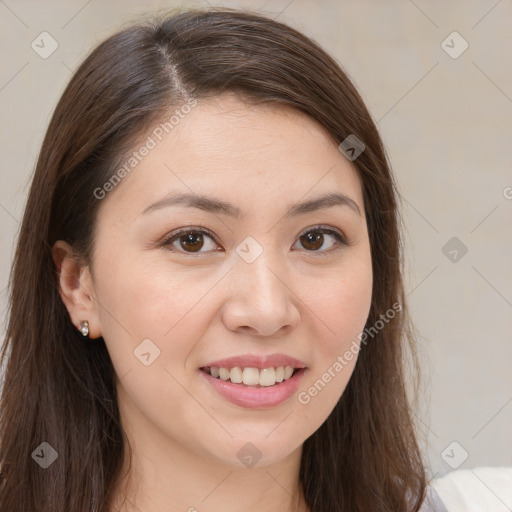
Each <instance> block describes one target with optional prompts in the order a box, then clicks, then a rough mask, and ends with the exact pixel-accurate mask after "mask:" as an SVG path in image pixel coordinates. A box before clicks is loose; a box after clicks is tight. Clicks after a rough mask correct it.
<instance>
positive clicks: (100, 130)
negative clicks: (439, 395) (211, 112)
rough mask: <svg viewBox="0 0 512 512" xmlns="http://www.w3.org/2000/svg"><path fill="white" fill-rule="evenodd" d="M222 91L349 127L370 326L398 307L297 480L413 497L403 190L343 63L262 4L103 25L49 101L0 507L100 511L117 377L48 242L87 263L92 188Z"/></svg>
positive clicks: (415, 503)
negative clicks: (66, 288)
mask: <svg viewBox="0 0 512 512" xmlns="http://www.w3.org/2000/svg"><path fill="white" fill-rule="evenodd" d="M228 91H229V92H235V93H237V94H239V95H240V97H243V98H245V99H248V100H250V101H253V102H257V103H258V102H259V103H264V104H275V105H288V106H291V107H293V108H295V109H297V110H299V111H301V112H303V113H306V114H307V115H309V116H311V117H312V118H313V119H315V120H316V121H318V122H319V123H320V124H321V125H323V126H324V127H325V128H326V129H327V130H328V132H329V133H330V134H331V136H332V138H333V139H334V140H335V141H336V143H338V144H339V143H340V142H342V141H343V140H345V139H346V137H347V136H349V135H355V136H356V137H357V138H358V139H360V140H361V141H363V142H364V144H365V150H364V151H363V152H362V153H361V154H360V156H359V157H358V158H357V159H355V160H354V161H353V164H354V165H355V167H356V170H357V172H358V175H359V177H360V180H361V183H362V188H363V198H364V207H365V211H366V213H367V225H368V232H369V238H370V244H371V254H372V266H373V274H374V283H373V294H372V304H371V310H370V314H369V317H368V321H367V326H368V327H371V326H374V325H375V324H376V323H377V322H379V319H380V318H381V317H380V315H382V314H383V313H385V312H386V311H388V310H389V309H390V308H393V304H395V303H396V301H399V302H401V304H402V308H401V311H400V312H399V313H397V314H396V316H395V317H394V318H392V319H390V320H388V321H387V322H386V324H385V325H384V326H383V328H381V329H379V330H378V332H376V333H375V334H374V335H372V336H371V337H368V339H367V343H366V344H365V345H364V346H363V348H362V349H361V351H360V353H359V358H358V360H357V364H356V366H355V369H354V372H353V375H352V377H351V379H350V381H349V383H348V385H347V387H346V389H345V391H344V393H343V395H342V397H341V399H340V400H339V402H338V403H337V405H336V407H335V408H334V410H333V411H332V413H331V414H330V416H329V417H328V418H327V420H326V421H325V422H324V424H323V425H322V426H321V427H320V428H319V429H318V430H317V431H316V432H315V433H314V434H313V435H311V437H309V438H308V439H307V440H306V441H305V442H304V445H303V454H302V460H301V467H300V480H301V484H302V486H303V489H304V493H305V498H306V501H307V504H308V506H309V508H310V510H311V511H312V512H343V511H350V512H356V511H359V512H369V511H371V512H406V511H407V512H412V511H416V510H418V508H419V506H420V503H421V502H422V500H423V497H424V494H425V487H426V477H425V471H424V467H423V464H422V459H421V454H420V450H419V447H418V443H417V441H416V437H415V432H414V424H413V422H412V419H411V411H410V406H409V403H408V399H407V393H406V387H405V380H406V379H405V374H404V357H405V354H406V352H407V351H406V348H407V347H409V346H411V345H412V343H411V339H410V337H409V335H408V334H407V333H408V330H407V325H408V321H409V320H408V316H407V309H406V304H405V300H404V299H405V297H404V290H403V284H402V278H401V254H400V252H401V238H400V232H399V217H398V210H397V198H398V193H397V190H396V186H395V184H394V181H393V177H392V174H391V172H390V168H389V164H388V162H387V157H386V153H385V150H384V148H383V144H382V141H381V138H380V136H379V134H378V132H377V129H376V126H375V124H374V123H373V121H372V119H371V116H370V114H369V113H368V111H367V109H366V107H365V105H364V103H363V101H362V99H361V97H360V96H359V94H358V92H357V91H356V89H355V88H354V86H353V85H352V83H351V82H350V80H349V78H348V77H347V75H346V74H345V73H344V72H343V71H342V69H341V68H340V66H339V65H338V64H337V63H336V61H335V60H334V59H333V58H331V57H330V56H329V55H328V54H326V53H325V51H323V50H322V49H321V48H320V47H319V46H318V45H317V44H316V43H315V42H313V41H312V40H310V39H309V38H307V37H306V36H304V35H303V34H301V33H299V32H297V31H296V30H294V29H293V28H290V27H289V26H287V25H285V24H282V23H279V22H276V21H272V20H270V19H268V18H266V17H263V16H260V15H257V14H254V13H248V12H242V11H238V10H234V9H226V8H224V9H218V8H217V9H211V10H188V11H186V12H181V13H178V14H174V15H167V16H165V17H162V18H157V19H156V21H152V22H141V23H138V24H136V25H133V26H130V27H129V28H126V29H123V30H122V31H120V32H118V33H116V34H115V35H113V36H111V37H110V38H108V39H107V40H106V41H104V42H103V43H102V44H100V45H99V46H98V47H97V48H96V49H94V51H93V52H92V53H91V54H90V55H89V56H88V57H87V59H86V60H85V61H84V62H83V63H82V65H81V66H80V67H79V68H78V69H77V71H76V72H75V73H74V75H73V78H72V79H71V82H70V83H69V85H68V87H67V88H66V90H65V92H64V93H63V95H62V98H61V99H60V101H59V103H58V105H57V107H56V109H55V112H54V115H53V117H52V120H51V122H50V125H49V127H48V131H47V133H46V136H45V139H44V142H43V145H42V148H41V152H40V154H39V158H38V161H37V166H36V170H35V175H34V178H33V182H32V186H31V189H30V193H29V196H28V202H27V205H26V208H25V213H24V217H23V221H22V225H21V231H20V234H19V240H18V244H17V249H16V254H15V258H14V264H13V269H12V273H11V278H10V283H9V285H10V288H9V291H10V303H9V304H10V308H9V318H8V326H7V335H6V340H5V343H4V346H3V349H2V357H1V360H2V363H3V362H4V359H5V358H6V356H7V354H8V353H9V357H8V362H7V365H6V371H5V376H4V379H5V380H4V385H3V391H2V397H1V423H0V462H1V475H0V478H1V481H0V512H22V511H23V512H26V511H27V510H30V511H32V512H36V511H38V512H39V511H48V512H49V511H56V512H57V511H58V512H63V511H73V512H91V511H94V512H107V511H108V506H109V500H110V498H111V493H112V489H113V487H114V484H115V483H116V482H117V480H118V478H119V476H120V471H121V463H122V461H123V457H124V453H125V452H124V450H126V449H128V448H129V447H127V446H126V438H125V436H124V434H123V429H122V427H121V423H120V417H119V411H118V405H117V396H116V386H115V382H116V381H115V379H116V375H115V372H114V369H113V366H112V364H111V361H110V358H109V354H108V351H107V349H106V346H105V344H104V343H103V341H102V339H101V338H100V339H99V343H91V342H90V341H89V342H84V341H83V340H82V337H81V335H80V334H79V333H78V331H77V329H76V327H75V326H74V325H72V323H71V321H70V318H69V315H68V313H67V310H66V308H65V306H64V304H63V302H62V301H61V299H60V296H59V293H58V285H57V275H56V274H57V270H56V268H55V265H54V263H53V260H52V255H51V248H52V246H53V244H54V243H55V241H57V240H65V241H67V242H68V243H70V244H71V245H72V247H73V249H74V250H75V251H76V254H77V255H79V256H80V257H81V258H83V260H84V262H88V261H89V259H90V256H91V254H92V248H93V243H94V232H95V221H96V216H97V211H98V207H99V205H100V203H101V201H98V199H97V198H96V197H95V194H94V192H93V191H94V190H95V189H97V188H98V187H101V186H102V185H103V184H105V183H106V181H107V180H109V178H111V176H112V175H113V173H114V171H115V170H116V169H117V165H119V162H121V161H122V160H123V155H124V156H125V155H126V154H127V151H129V148H130V147H132V148H133V143H134V141H136V140H138V138H140V136H141V134H143V133H146V130H147V129H149V128H150V127H151V126H152V125H153V123H155V122H156V121H158V120H160V119H162V118H163V115H164V114H166V113H167V114H168V112H169V111H172V109H173V108H174V107H175V106H177V105H182V104H184V101H185V100H186V98H190V97H193V98H195V99H202V98H209V97H215V96H218V95H220V94H222V93H223V92H228ZM381 323H382V321H381ZM42 442H47V443H48V444H49V445H50V446H51V447H52V448H53V449H54V450H55V451H56V453H57V454H58V455H57V460H56V461H55V462H54V463H53V464H51V465H50V466H49V467H48V468H47V469H42V468H41V467H40V465H38V464H36V463H35V458H34V457H35V456H34V451H35V450H36V449H38V450H41V448H40V445H41V443H42ZM44 446H46V445H44ZM44 446H43V448H44Z"/></svg>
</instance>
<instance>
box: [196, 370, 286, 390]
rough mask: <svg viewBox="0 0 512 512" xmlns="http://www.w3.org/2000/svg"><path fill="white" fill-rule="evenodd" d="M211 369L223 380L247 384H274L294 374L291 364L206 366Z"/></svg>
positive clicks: (214, 374) (213, 375)
mask: <svg viewBox="0 0 512 512" xmlns="http://www.w3.org/2000/svg"><path fill="white" fill-rule="evenodd" d="M205 369H206V370H207V371H208V370H209V371H210V374H211V375H212V377H220V378H221V379H222V380H228V379H230V380H231V382H233V383H235V384H240V383H242V382H243V383H244V384H245V385H247V386H256V385H258V384H259V385H260V386H273V385H274V384H275V383H276V382H282V381H283V380H287V379H289V378H290V377H291V376H292V374H293V370H294V369H293V367H291V366H277V367H276V368H272V367H271V368H263V369H262V370H260V369H259V368H240V367H238V366H236V367H235V368H215V367H211V368H205Z"/></svg>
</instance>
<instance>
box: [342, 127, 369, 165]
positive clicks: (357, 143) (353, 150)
mask: <svg viewBox="0 0 512 512" xmlns="http://www.w3.org/2000/svg"><path fill="white" fill-rule="evenodd" d="M338 148H339V150H340V151H341V152H342V153H343V154H344V155H345V156H346V157H347V158H348V159H349V160H350V161H351V162H353V161H354V160H355V159H356V158H357V157H358V156H359V155H360V154H361V153H362V152H363V151H364V150H365V149H366V146H365V145H364V144H363V141H362V140H360V139H358V138H357V137H356V136H355V135H354V134H353V133H351V134H350V135H349V136H348V137H347V138H346V139H345V140H344V141H343V142H341V143H340V145H339V146H338Z"/></svg>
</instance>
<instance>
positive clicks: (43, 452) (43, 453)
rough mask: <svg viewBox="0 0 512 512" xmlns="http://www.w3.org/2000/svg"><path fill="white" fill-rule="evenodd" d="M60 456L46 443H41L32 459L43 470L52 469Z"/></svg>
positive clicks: (33, 453)
mask: <svg viewBox="0 0 512 512" xmlns="http://www.w3.org/2000/svg"><path fill="white" fill-rule="evenodd" d="M58 456H59V454H58V453H57V452H56V451H55V449H54V448H53V447H52V446H51V445H49V444H48V443H47V442H46V441H44V442H43V443H41V444H40V445H39V446H38V447H37V448H36V449H35V450H34V451H33V452H32V458H33V459H34V460H35V461H36V462H37V463H38V464H39V465H40V466H41V467H42V468H43V469H46V468H48V467H50V466H51V465H52V464H53V463H54V462H55V460H56V459H57V457H58Z"/></svg>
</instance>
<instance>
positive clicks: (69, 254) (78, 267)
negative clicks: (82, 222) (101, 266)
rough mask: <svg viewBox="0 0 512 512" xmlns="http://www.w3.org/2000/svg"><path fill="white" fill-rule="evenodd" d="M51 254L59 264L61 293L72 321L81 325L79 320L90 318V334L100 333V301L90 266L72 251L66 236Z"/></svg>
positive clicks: (76, 324) (77, 325)
mask: <svg viewBox="0 0 512 512" xmlns="http://www.w3.org/2000/svg"><path fill="white" fill-rule="evenodd" d="M52 258H53V261H54V263H55V266H56V268H57V279H58V288H59V294H60V297H61V299H62V302H64V305H65V306H66V309H67V310H68V313H69V317H70V318H71V322H72V323H73V324H74V325H75V326H76V328H77V329H78V330H79V329H80V321H82V320H87V321H88V322H89V338H92V339H94V338H99V337H100V336H101V325H100V321H99V315H98V303H97V301H96V296H95V292H94V285H93V280H92V276H91V272H90V270H89V267H88V266H86V265H84V264H83V262H81V261H80V260H79V258H78V257H77V256H76V255H75V254H74V253H73V250H72V247H71V246H70V245H69V244H68V243H67V242H64V241H63V240H58V241H57V242H55V244H54V245H53V248H52Z"/></svg>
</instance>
